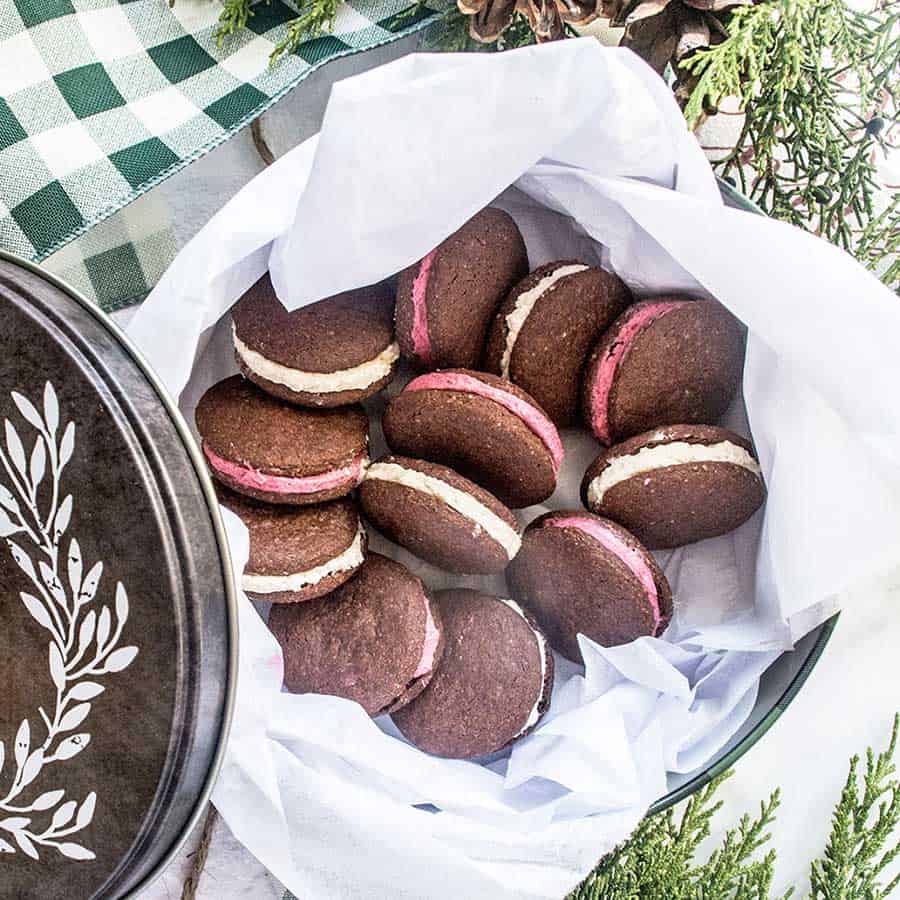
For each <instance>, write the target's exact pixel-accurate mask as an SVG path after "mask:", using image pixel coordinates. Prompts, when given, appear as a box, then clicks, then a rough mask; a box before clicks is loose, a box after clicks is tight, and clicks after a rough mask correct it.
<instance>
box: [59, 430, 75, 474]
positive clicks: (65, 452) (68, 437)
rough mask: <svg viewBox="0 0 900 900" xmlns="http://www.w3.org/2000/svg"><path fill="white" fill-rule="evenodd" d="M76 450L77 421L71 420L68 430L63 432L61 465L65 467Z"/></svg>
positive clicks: (60, 449)
mask: <svg viewBox="0 0 900 900" xmlns="http://www.w3.org/2000/svg"><path fill="white" fill-rule="evenodd" d="M74 450H75V423H74V422H69V424H68V425H66V430H65V431H64V432H63V436H62V440H61V441H60V442H59V467H60V469H64V468H65V467H66V463H67V462H68V461H69V460H70V459H71V458H72V452H73V451H74Z"/></svg>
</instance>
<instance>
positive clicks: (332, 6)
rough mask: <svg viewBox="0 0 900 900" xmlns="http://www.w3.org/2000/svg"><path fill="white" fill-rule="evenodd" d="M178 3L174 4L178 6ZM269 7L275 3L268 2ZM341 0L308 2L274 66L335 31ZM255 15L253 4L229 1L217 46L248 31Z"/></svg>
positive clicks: (221, 18) (283, 41) (245, 0)
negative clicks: (285, 57) (251, 19)
mask: <svg viewBox="0 0 900 900" xmlns="http://www.w3.org/2000/svg"><path fill="white" fill-rule="evenodd" d="M174 2H175V0H170V3H174ZM265 2H266V3H267V4H268V3H270V2H271V0H265ZM340 2H341V0H308V2H305V3H304V4H303V5H302V6H300V8H299V15H298V16H297V18H295V19H291V21H290V22H288V23H287V34H285V36H284V37H283V38H282V39H281V40H280V41H279V42H278V43H277V44H276V45H275V48H274V49H273V50H272V54H271V56H270V57H269V63H270V64H271V65H274V64H275V63H276V62H277V61H278V60H279V59H280V58H281V57H282V56H284V55H286V54H289V53H293V52H294V51H295V50H296V49H297V48H298V47H299V46H300V45H301V44H302V43H303V42H304V41H310V40H313V39H314V38H317V37H321V36H322V35H323V34H326V33H328V32H330V31H331V30H332V29H333V28H334V20H335V16H336V15H337V9H338V6H339V5H340ZM252 15H253V0H225V2H224V4H223V6H222V12H221V13H220V14H219V27H218V28H217V29H216V46H217V47H221V46H222V45H223V44H224V43H225V41H226V39H227V38H228V37H230V36H231V35H233V34H236V33H237V32H239V31H241V30H242V29H244V28H246V27H247V23H248V22H249V21H250V17H251V16H252Z"/></svg>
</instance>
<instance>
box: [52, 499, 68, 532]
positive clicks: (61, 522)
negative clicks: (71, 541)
mask: <svg viewBox="0 0 900 900" xmlns="http://www.w3.org/2000/svg"><path fill="white" fill-rule="evenodd" d="M71 518H72V495H71V494H67V495H66V496H65V497H64V498H63V501H62V503H60V504H59V509H58V510H57V511H56V518H55V519H54V520H53V538H54V543H55V542H56V541H58V540H59V539H60V538H61V537H62V536H63V535H64V534H65V532H66V529H67V528H68V527H69V521H70V520H71Z"/></svg>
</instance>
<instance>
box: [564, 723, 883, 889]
mask: <svg viewBox="0 0 900 900" xmlns="http://www.w3.org/2000/svg"><path fill="white" fill-rule="evenodd" d="M898 733H900V716H895V717H894V727H893V731H892V733H891V739H890V743H889V744H888V747H887V749H886V750H884V751H883V752H882V753H879V754H877V755H875V754H874V753H873V752H872V750H869V751H868V752H867V754H866V771H865V774H864V775H863V776H862V793H860V772H859V757H854V758H853V759H852V760H851V762H850V773H849V775H848V776H847V782H846V784H845V785H844V789H843V791H842V793H841V798H840V801H839V802H838V804H837V806H836V808H835V811H834V816H833V819H832V831H831V836H830V837H829V839H828V844H827V846H826V848H825V852H824V854H823V856H822V858H821V859H818V860H816V861H815V862H813V863H812V866H811V874H810V885H811V892H810V894H809V896H808V900H888V898H890V897H891V895H892V893H893V892H894V891H895V890H896V889H897V888H900V874H897V875H896V876H895V877H894V878H893V879H892V880H890V881H889V882H888V883H887V884H886V885H882V884H881V879H883V878H885V877H887V875H888V870H889V869H891V867H892V866H893V865H894V864H895V863H896V862H898V861H900V834H898V830H900V782H898V780H897V778H896V777H895V774H896V772H895V766H894V762H893V760H894V755H895V753H896V750H897V743H898ZM730 775H731V773H730V772H726V773H725V774H724V775H721V776H719V777H718V778H715V779H713V781H711V782H710V783H709V784H708V785H707V786H706V787H705V788H703V789H701V790H700V791H698V792H697V793H696V794H694V796H693V797H692V798H691V799H690V800H688V801H687V803H686V804H685V805H684V809H683V812H682V813H681V817H680V818H679V817H678V816H677V815H676V814H675V813H674V812H673V811H672V810H668V811H667V812H664V813H659V814H657V815H655V816H651V817H649V818H647V819H644V821H643V822H641V824H640V825H639V826H638V828H637V829H636V830H635V832H634V834H632V836H631V837H630V838H629V839H628V841H626V842H625V843H624V844H623V845H622V846H621V847H619V848H618V849H617V850H616V851H614V852H613V853H612V854H610V855H609V856H607V857H606V858H605V859H604V860H603V861H602V862H601V863H600V865H599V866H598V867H597V869H596V870H595V871H594V872H593V873H592V874H591V875H590V876H589V877H588V878H587V880H586V881H584V882H583V883H582V884H581V885H580V886H579V887H578V888H576V890H575V891H574V892H573V893H572V894H570V895H569V898H568V900H775V898H774V897H773V896H772V894H771V890H772V881H773V878H774V874H775V864H776V853H775V851H774V850H772V849H770V850H768V851H767V852H764V853H763V852H762V851H763V848H764V847H765V844H766V843H767V842H768V841H769V840H770V828H771V825H772V823H773V822H774V820H775V813H776V811H777V809H778V804H779V792H778V791H777V790H776V791H775V792H774V793H773V794H772V795H771V797H769V799H768V800H767V801H766V802H764V803H761V804H760V808H759V813H758V814H757V815H756V816H755V817H752V816H749V815H745V816H743V817H742V818H741V820H740V822H739V823H738V825H737V826H736V827H735V828H732V829H730V830H729V831H727V832H726V833H725V836H724V838H723V839H722V841H721V843H720V844H719V846H718V847H717V848H716V849H715V850H714V851H713V852H712V853H711V854H710V855H709V857H708V859H707V860H706V862H704V863H700V862H698V861H696V860H695V856H696V854H697V850H698V848H699V846H700V844H701V843H702V842H703V841H704V840H705V839H706V838H707V837H709V835H710V832H711V825H712V819H713V817H714V816H715V815H716V813H718V811H719V809H720V808H721V806H722V803H721V801H716V799H715V797H716V793H717V791H718V789H719V787H720V786H721V784H722V782H723V781H725V779H726V778H729V777H730ZM792 894H793V891H792V890H790V891H788V893H787V894H784V895H782V898H781V900H786V898H788V897H790V896H792Z"/></svg>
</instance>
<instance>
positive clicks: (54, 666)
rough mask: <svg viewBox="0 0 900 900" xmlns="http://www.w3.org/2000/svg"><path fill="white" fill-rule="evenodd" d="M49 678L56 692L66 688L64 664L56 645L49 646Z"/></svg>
mask: <svg viewBox="0 0 900 900" xmlns="http://www.w3.org/2000/svg"><path fill="white" fill-rule="evenodd" d="M49 652H50V677H51V678H52V679H53V684H54V686H55V687H56V689H57V690H58V691H62V690H63V688H64V687H65V686H66V664H65V663H64V662H63V658H62V653H60V650H59V647H57V646H56V644H51V645H50V651H49Z"/></svg>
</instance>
